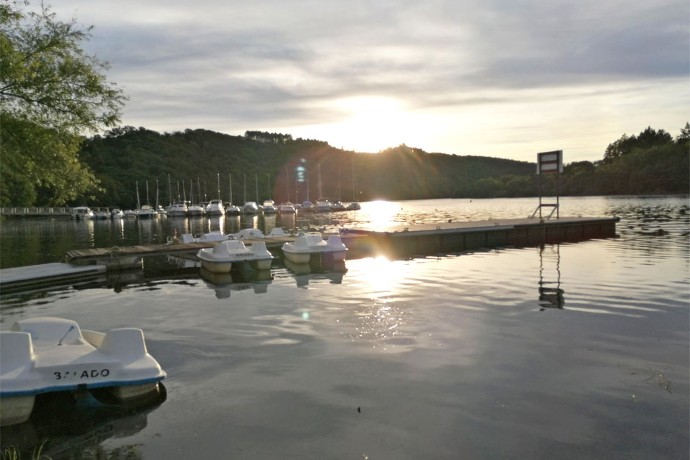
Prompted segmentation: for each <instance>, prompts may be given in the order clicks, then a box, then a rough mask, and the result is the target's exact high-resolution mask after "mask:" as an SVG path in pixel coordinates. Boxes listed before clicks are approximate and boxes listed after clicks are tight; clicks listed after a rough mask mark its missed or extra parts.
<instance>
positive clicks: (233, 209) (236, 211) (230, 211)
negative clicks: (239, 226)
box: [225, 173, 240, 216]
mask: <svg viewBox="0 0 690 460" xmlns="http://www.w3.org/2000/svg"><path fill="white" fill-rule="evenodd" d="M228 184H229V185H228V188H229V189H230V201H229V202H228V207H227V209H226V210H225V213H226V214H227V215H228V216H239V215H240V207H239V206H237V205H234V204H232V174H230V173H228Z"/></svg>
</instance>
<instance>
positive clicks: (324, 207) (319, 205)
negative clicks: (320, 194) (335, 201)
mask: <svg viewBox="0 0 690 460" xmlns="http://www.w3.org/2000/svg"><path fill="white" fill-rule="evenodd" d="M331 208H332V205H331V202H330V201H328V200H325V199H323V200H318V201H317V202H316V204H315V205H314V211H316V212H331Z"/></svg>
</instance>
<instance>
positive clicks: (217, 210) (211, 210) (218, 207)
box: [206, 173, 225, 216]
mask: <svg viewBox="0 0 690 460" xmlns="http://www.w3.org/2000/svg"><path fill="white" fill-rule="evenodd" d="M224 214H225V207H224V206H223V200H221V199H220V173H218V199H214V200H211V201H209V202H208V204H207V205H206V215H208V216H222V215H224Z"/></svg>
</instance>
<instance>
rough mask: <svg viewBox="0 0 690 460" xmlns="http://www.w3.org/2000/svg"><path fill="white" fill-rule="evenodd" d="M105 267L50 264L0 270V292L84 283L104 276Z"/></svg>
mask: <svg viewBox="0 0 690 460" xmlns="http://www.w3.org/2000/svg"><path fill="white" fill-rule="evenodd" d="M105 272H106V266H105V265H73V264H64V263H51V264H42V265H28V266H25V267H14V268H4V269H2V270H0V291H2V292H3V293H5V292H9V291H16V290H24V289H28V288H35V287H40V286H44V285H55V284H59V283H61V282H73V281H78V282H85V281H91V280H93V279H94V278H96V277H98V276H100V275H103V274H105Z"/></svg>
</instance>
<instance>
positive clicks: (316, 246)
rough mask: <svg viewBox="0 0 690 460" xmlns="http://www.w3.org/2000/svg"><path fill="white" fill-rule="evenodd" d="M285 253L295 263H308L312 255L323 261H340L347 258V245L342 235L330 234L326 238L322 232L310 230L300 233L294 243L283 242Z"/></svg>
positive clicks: (287, 258) (286, 257)
mask: <svg viewBox="0 0 690 460" xmlns="http://www.w3.org/2000/svg"><path fill="white" fill-rule="evenodd" d="M282 250H283V255H284V256H285V259H286V260H288V261H290V262H292V263H293V264H308V263H309V261H310V260H311V257H312V255H316V256H318V257H320V258H321V260H322V261H327V262H340V261H343V260H345V255H346V254H347V247H346V246H345V244H344V243H343V241H342V240H341V239H340V235H330V236H329V237H328V240H324V239H323V237H322V236H321V234H320V233H317V232H309V233H303V234H301V235H299V236H298V237H297V238H296V239H295V242H294V243H290V242H287V243H283V246H282Z"/></svg>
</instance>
